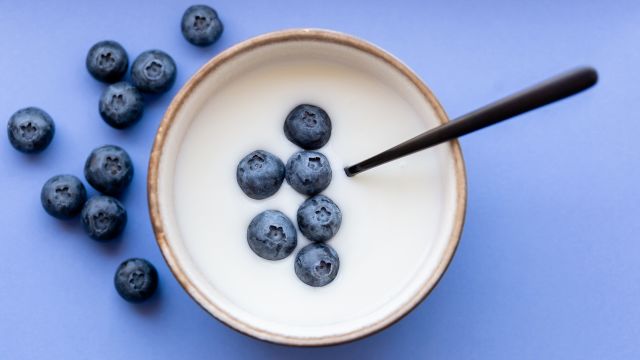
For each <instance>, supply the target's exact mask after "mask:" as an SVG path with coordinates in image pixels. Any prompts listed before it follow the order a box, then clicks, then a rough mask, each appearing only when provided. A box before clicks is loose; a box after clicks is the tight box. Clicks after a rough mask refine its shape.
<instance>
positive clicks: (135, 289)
mask: <svg viewBox="0 0 640 360" xmlns="http://www.w3.org/2000/svg"><path fill="white" fill-rule="evenodd" d="M113 283H114V285H115V286H116V291H118V294H120V296H122V298H123V299H125V300H127V301H129V302H134V303H138V302H142V301H145V300H147V299H148V298H150V297H151V296H152V295H153V294H154V293H155V292H156V289H157V288H158V271H156V268H155V267H154V266H153V265H152V264H151V263H150V262H148V261H147V260H145V259H138V258H132V259H129V260H125V261H124V262H123V263H122V264H120V266H118V270H116V275H115V276H114V278H113Z"/></svg>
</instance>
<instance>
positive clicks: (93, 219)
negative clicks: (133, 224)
mask: <svg viewBox="0 0 640 360" xmlns="http://www.w3.org/2000/svg"><path fill="white" fill-rule="evenodd" d="M80 216H81V218H82V225H83V227H84V230H85V231H86V232H87V234H88V235H89V236H90V237H91V238H92V239H95V240H100V241H106V240H111V239H114V238H115V237H117V236H118V235H120V234H121V233H122V230H124V226H125V225H126V224H127V211H126V210H125V209H124V206H123V205H122V203H121V202H120V201H118V199H115V198H112V197H111V196H103V195H99V196H94V197H92V198H90V199H89V200H87V202H86V203H85V204H84V207H83V208H82V213H81V215H80Z"/></svg>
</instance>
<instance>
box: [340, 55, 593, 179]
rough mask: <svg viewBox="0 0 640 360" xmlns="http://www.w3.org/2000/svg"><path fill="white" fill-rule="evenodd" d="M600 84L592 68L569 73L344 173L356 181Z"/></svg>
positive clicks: (432, 130) (369, 159)
mask: <svg viewBox="0 0 640 360" xmlns="http://www.w3.org/2000/svg"><path fill="white" fill-rule="evenodd" d="M596 82H598V73H597V72H596V70H595V69H593V68H591V67H580V68H576V69H573V70H570V71H567V72H565V73H562V74H560V75H557V76H555V77H552V78H550V79H547V80H546V81H543V82H541V83H539V84H537V85H534V86H532V87H530V88H527V89H524V90H521V91H520V92H517V93H515V94H513V95H510V96H507V97H505V98H502V99H500V100H498V101H495V102H493V103H491V104H489V105H486V106H484V107H481V108H479V109H477V110H475V111H472V112H470V113H468V114H466V115H463V116H461V117H459V118H457V119H455V120H453V121H451V122H448V123H446V124H442V125H440V126H438V127H435V128H433V129H431V130H427V131H425V132H424V133H422V134H420V135H418V136H416V137H414V138H412V139H409V140H407V141H405V142H403V143H401V144H399V145H397V146H394V147H392V148H390V149H388V150H386V151H383V152H381V153H380V154H378V155H375V156H373V157H370V158H368V159H366V160H364V161H361V162H359V163H357V164H355V165H351V166H347V167H345V168H344V172H345V173H346V174H347V176H349V177H352V176H354V175H356V174H359V173H361V172H363V171H366V170H369V169H372V168H374V167H376V166H378V165H382V164H385V163H388V162H390V161H393V160H396V159H399V158H401V157H404V156H407V155H410V154H413V153H415V152H418V151H421V150H424V149H427V148H430V147H432V146H435V145H438V144H441V143H443V142H446V141H449V140H453V139H456V138H459V137H461V136H464V135H467V134H469V133H472V132H474V131H477V130H480V129H484V128H486V127H488V126H491V125H493V124H497V123H499V122H501V121H504V120H508V119H510V118H512V117H514V116H517V115H520V114H523V113H525V112H527V111H530V110H533V109H537V108H539V107H542V106H545V105H548V104H551V103H552V102H555V101H558V100H562V99H564V98H566V97H569V96H571V95H574V94H577V93H579V92H581V91H583V90H586V89H588V88H590V87H591V86H593V85H595V84H596Z"/></svg>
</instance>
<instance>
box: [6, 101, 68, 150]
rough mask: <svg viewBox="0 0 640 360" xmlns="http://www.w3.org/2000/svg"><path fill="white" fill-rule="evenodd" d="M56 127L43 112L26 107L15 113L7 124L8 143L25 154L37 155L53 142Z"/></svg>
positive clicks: (35, 108)
mask: <svg viewBox="0 0 640 360" xmlns="http://www.w3.org/2000/svg"><path fill="white" fill-rule="evenodd" d="M55 132H56V126H55V124H54V122H53V119H52V118H51V116H49V114H47V113H46V112H45V111H44V110H42V109H39V108H37V107H27V108H24V109H20V110H18V111H16V112H15V113H14V114H13V115H11V118H10V119H9V122H8V123H7V134H8V135H9V142H11V145H12V146H13V147H14V148H15V149H16V150H18V151H21V152H23V153H26V154H34V153H39V152H41V151H42V150H44V149H46V148H47V146H49V144H50V143H51V140H53V135H54V134H55Z"/></svg>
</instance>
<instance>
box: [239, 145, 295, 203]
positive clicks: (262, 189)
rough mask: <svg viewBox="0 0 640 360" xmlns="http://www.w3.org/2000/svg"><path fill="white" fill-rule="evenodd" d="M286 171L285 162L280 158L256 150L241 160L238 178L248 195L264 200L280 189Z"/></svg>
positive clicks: (241, 187)
mask: <svg viewBox="0 0 640 360" xmlns="http://www.w3.org/2000/svg"><path fill="white" fill-rule="evenodd" d="M284 173H285V168H284V163H283V162H282V160H280V158H278V157H277V156H275V155H273V154H271V153H269V152H267V151H264V150H256V151H253V152H252V153H250V154H249V155H247V156H245V157H244V158H243V159H242V160H240V163H239V164H238V167H237V169H236V180H237V181H238V185H240V189H242V191H243V192H244V193H245V194H246V195H247V196H248V197H250V198H252V199H256V200H262V199H265V198H268V197H269V196H271V195H273V194H275V193H276V192H277V191H278V189H280V186H281V185H282V182H283V181H284Z"/></svg>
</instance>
